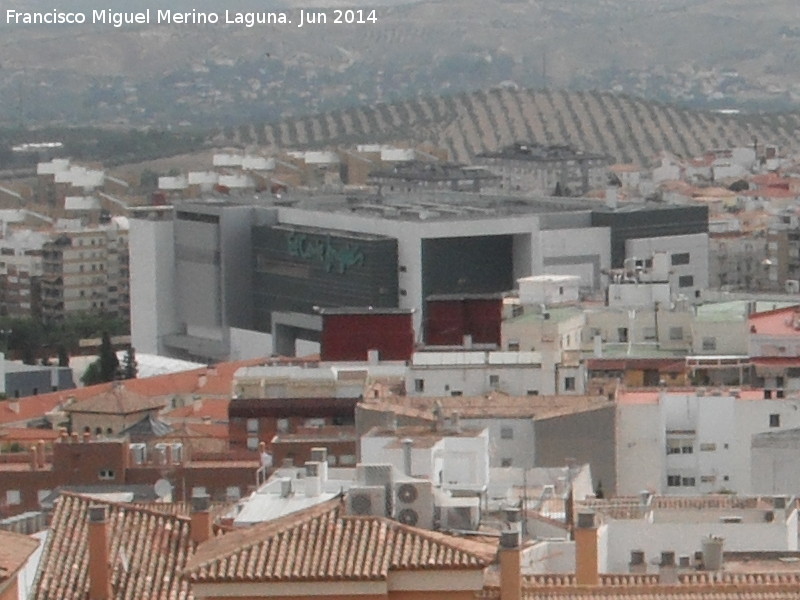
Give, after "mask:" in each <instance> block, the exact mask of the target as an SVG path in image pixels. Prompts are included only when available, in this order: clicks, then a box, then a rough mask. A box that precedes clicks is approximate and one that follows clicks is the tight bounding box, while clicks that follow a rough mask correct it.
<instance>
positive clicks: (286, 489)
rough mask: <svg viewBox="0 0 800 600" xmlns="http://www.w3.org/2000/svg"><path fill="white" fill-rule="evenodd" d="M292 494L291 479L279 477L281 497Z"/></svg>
mask: <svg viewBox="0 0 800 600" xmlns="http://www.w3.org/2000/svg"><path fill="white" fill-rule="evenodd" d="M291 495H292V480H291V479H289V478H288V477H287V478H284V479H281V498H288V497H289V496H291Z"/></svg>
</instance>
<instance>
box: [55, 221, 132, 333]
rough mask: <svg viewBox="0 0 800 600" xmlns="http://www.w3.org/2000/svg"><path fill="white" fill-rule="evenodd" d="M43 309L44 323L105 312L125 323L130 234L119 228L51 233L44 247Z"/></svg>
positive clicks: (128, 309)
mask: <svg viewBox="0 0 800 600" xmlns="http://www.w3.org/2000/svg"><path fill="white" fill-rule="evenodd" d="M42 266H43V274H42V282H41V311H42V317H43V318H44V319H46V320H61V319H63V318H64V317H65V316H66V315H68V314H75V313H80V312H90V311H93V312H98V311H99V312H105V313H109V314H113V315H116V316H118V317H120V318H123V319H128V318H129V314H130V290H129V283H128V276H129V267H128V231H127V228H124V227H122V226H120V225H119V224H112V225H109V226H106V227H97V228H92V229H82V230H69V231H62V232H60V233H58V234H55V235H54V237H53V238H52V239H51V240H50V241H48V242H47V243H45V244H44V246H43V249H42Z"/></svg>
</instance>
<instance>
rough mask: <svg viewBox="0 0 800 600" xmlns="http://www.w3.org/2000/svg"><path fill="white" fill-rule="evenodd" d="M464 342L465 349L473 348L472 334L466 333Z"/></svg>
mask: <svg viewBox="0 0 800 600" xmlns="http://www.w3.org/2000/svg"><path fill="white" fill-rule="evenodd" d="M462 344H463V346H464V350H472V335H471V334H469V333H466V334H464V337H463V341H462Z"/></svg>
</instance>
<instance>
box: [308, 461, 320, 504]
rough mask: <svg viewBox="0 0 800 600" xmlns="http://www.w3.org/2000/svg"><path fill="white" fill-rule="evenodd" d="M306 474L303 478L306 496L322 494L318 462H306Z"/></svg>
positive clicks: (314, 496) (313, 496)
mask: <svg viewBox="0 0 800 600" xmlns="http://www.w3.org/2000/svg"><path fill="white" fill-rule="evenodd" d="M305 466H306V476H305V478H304V479H303V483H304V484H305V492H306V498H316V497H318V496H319V495H320V494H322V480H321V478H320V464H319V463H318V462H313V461H307V462H306V465H305Z"/></svg>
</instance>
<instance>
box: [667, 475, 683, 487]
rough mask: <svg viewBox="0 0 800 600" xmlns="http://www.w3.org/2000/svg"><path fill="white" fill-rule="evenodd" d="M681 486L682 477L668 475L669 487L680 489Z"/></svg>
mask: <svg viewBox="0 0 800 600" xmlns="http://www.w3.org/2000/svg"><path fill="white" fill-rule="evenodd" d="M680 484H681V476H680V475H667V485H668V486H669V487H678V486H679V485H680Z"/></svg>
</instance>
